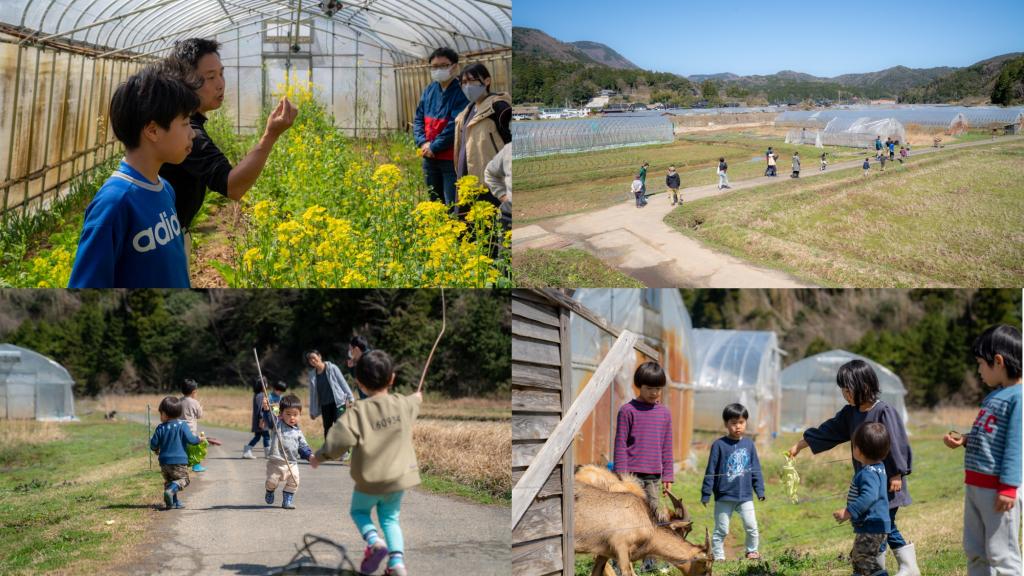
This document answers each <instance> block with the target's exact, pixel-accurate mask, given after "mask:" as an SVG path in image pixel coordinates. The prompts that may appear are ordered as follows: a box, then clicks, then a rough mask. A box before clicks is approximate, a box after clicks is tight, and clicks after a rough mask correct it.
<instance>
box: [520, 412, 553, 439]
mask: <svg viewBox="0 0 1024 576" xmlns="http://www.w3.org/2000/svg"><path fill="white" fill-rule="evenodd" d="M559 420H560V415H559V414H521V413H515V412H513V413H512V439H513V440H544V439H546V438H549V437H550V436H551V433H552V432H554V431H555V427H556V426H558V421H559Z"/></svg>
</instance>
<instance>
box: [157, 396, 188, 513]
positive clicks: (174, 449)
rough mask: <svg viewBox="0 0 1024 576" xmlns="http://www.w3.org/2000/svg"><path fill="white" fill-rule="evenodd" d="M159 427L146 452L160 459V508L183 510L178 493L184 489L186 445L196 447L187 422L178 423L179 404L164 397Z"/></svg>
mask: <svg viewBox="0 0 1024 576" xmlns="http://www.w3.org/2000/svg"><path fill="white" fill-rule="evenodd" d="M158 410H159V411H160V425H159V426H157V427H156V430H155V431H154V432H153V437H152V438H150V439H149V449H150V450H152V451H154V452H156V453H157V454H158V455H159V459H160V473H161V474H162V475H163V477H164V504H165V505H166V506H167V509H168V510H170V509H171V508H184V507H185V505H184V504H182V503H181V502H180V501H179V500H178V492H179V491H181V490H183V489H184V488H185V487H186V486H188V454H187V453H185V446H186V445H187V444H199V438H197V437H196V435H195V434H193V433H192V430H191V429H190V428H189V427H188V422H185V421H184V420H182V419H181V400H180V399H178V398H175V397H174V396H168V397H166V398H164V399H163V401H162V402H160V407H159V408H158Z"/></svg>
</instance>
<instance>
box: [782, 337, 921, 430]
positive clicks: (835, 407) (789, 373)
mask: <svg viewBox="0 0 1024 576" xmlns="http://www.w3.org/2000/svg"><path fill="white" fill-rule="evenodd" d="M854 359H860V360H864V361H865V362H867V363H868V364H870V365H871V367H872V368H873V369H874V371H875V374H876V375H877V376H878V386H879V390H880V392H881V396H882V397H881V399H882V400H884V401H885V402H887V403H889V404H890V405H892V406H893V407H895V408H896V409H897V410H899V411H900V414H901V415H902V416H903V423H904V425H906V424H907V406H906V403H905V402H904V397H905V396H906V395H907V389H906V388H905V387H904V386H903V381H902V380H900V377H899V376H897V375H896V374H894V373H893V371H892V370H889V369H888V368H886V367H885V366H882V365H881V364H879V363H878V362H875V361H874V360H871V359H870V358H865V357H863V356H860V355H857V354H854V353H852V352H847V351H846V350H830V351H828V352H822V353H821V354H815V355H814V356H809V357H807V358H804V359H803V360H800V361H799V362H796V363H794V364H791V365H789V366H788V367H786V369H785V370H783V371H782V396H783V403H782V429H783V430H786V431H789V432H792V431H800V430H803V429H805V428H807V427H810V426H817V425H818V424H820V423H822V422H824V421H825V420H828V419H829V418H831V417H832V416H834V415H835V414H836V412H839V410H840V409H842V407H843V406H846V400H845V399H844V398H843V394H842V392H840V390H839V387H838V386H837V385H836V374H837V373H838V372H839V367H840V366H842V365H843V364H846V363H847V362H849V361H850V360H854Z"/></svg>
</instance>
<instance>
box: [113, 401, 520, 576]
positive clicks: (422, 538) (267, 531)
mask: <svg viewBox="0 0 1024 576" xmlns="http://www.w3.org/2000/svg"><path fill="white" fill-rule="evenodd" d="M143 421H144V417H143ZM203 429H205V430H206V431H207V434H208V435H210V436H213V437H214V438H217V439H219V440H221V441H222V442H223V443H224V445H223V446H219V447H218V446H210V451H209V454H208V458H207V460H206V461H205V462H204V465H205V466H206V467H207V468H208V470H207V471H206V472H202V473H199V474H196V473H192V474H191V479H192V483H191V484H190V485H189V486H188V488H186V489H185V490H184V491H182V492H181V500H182V502H183V503H184V504H185V505H186V508H185V509H184V510H174V511H166V512H165V511H160V512H154V513H155V514H159V515H160V517H159V519H158V520H156V522H154V524H153V527H152V528H151V530H150V532H149V535H148V536H147V538H146V539H145V540H144V541H143V543H142V544H140V545H139V546H138V547H137V549H136V550H134V551H133V552H132V553H131V554H130V555H129V556H130V557H131V560H129V561H128V562H126V563H125V564H124V565H123V566H119V567H116V568H115V573H118V574H202V575H206V574H247V575H254V574H266V573H267V572H268V571H270V570H272V569H274V568H279V567H282V566H284V565H285V564H287V563H288V561H289V560H291V558H292V556H293V555H294V554H295V552H296V549H297V548H298V547H299V546H301V541H302V537H303V535H304V534H307V533H311V534H317V535H321V536H325V537H327V538H330V539H332V540H334V541H335V542H338V543H339V544H341V545H343V546H345V548H346V550H347V551H348V556H349V557H350V558H352V560H353V561H354V562H355V565H356V567H357V568H358V566H359V562H360V561H361V560H362V555H363V543H362V540H361V538H360V536H359V534H358V532H357V531H356V529H355V526H354V525H353V523H352V520H351V518H349V513H348V510H349V504H350V502H351V494H352V490H353V483H352V479H351V477H350V475H349V467H348V466H347V465H341V464H339V463H337V462H329V463H326V464H324V465H323V466H322V467H321V468H319V469H317V470H313V469H311V468H310V467H309V465H308V464H307V463H305V462H301V463H300V465H299V469H300V472H299V477H300V485H299V489H298V492H297V493H296V496H295V510H284V509H282V508H281V491H280V489H278V492H277V495H276V502H275V505H274V506H268V505H267V504H266V503H265V502H264V501H263V495H264V486H263V484H264V480H265V466H266V461H265V460H263V458H262V456H261V454H262V448H261V447H257V449H256V450H255V454H257V456H258V458H257V459H255V460H243V459H242V458H241V454H242V445H243V444H245V442H247V441H248V440H249V438H251V435H250V434H247V433H242V432H237V431H234V430H226V429H222V428H210V427H203ZM156 466H157V464H156V459H155V458H154V468H156ZM153 499H154V501H157V500H161V490H160V485H159V480H157V481H156V482H155V483H154V487H153ZM374 519H375V520H376V514H375V515H374ZM401 523H402V531H403V535H404V537H405V557H406V564H407V566H408V568H409V571H410V573H411V574H455V573H461V574H501V575H505V574H509V571H510V568H509V566H510V565H511V559H510V549H511V546H512V544H511V534H510V532H509V529H508V509H507V508H505V507H501V506H484V505H480V504H474V503H471V502H467V501H464V500H461V499H455V498H449V497H445V496H440V495H437V494H432V493H429V492H426V491H424V490H420V489H417V488H414V489H412V490H409V491H407V492H406V494H405V497H404V499H403V502H402V520H401ZM335 558H337V555H335ZM377 573H378V574H382V573H383V565H382V567H381V568H380V569H379V570H378V571H377Z"/></svg>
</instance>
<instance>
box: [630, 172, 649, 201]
mask: <svg viewBox="0 0 1024 576" xmlns="http://www.w3.org/2000/svg"><path fill="white" fill-rule="evenodd" d="M629 189H630V191H632V192H633V196H634V197H636V207H637V208H643V207H644V204H646V203H647V200H645V199H644V183H643V182H641V181H640V175H639V174H637V175H636V178H634V179H633V184H632V185H631V186H630V187H629Z"/></svg>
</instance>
